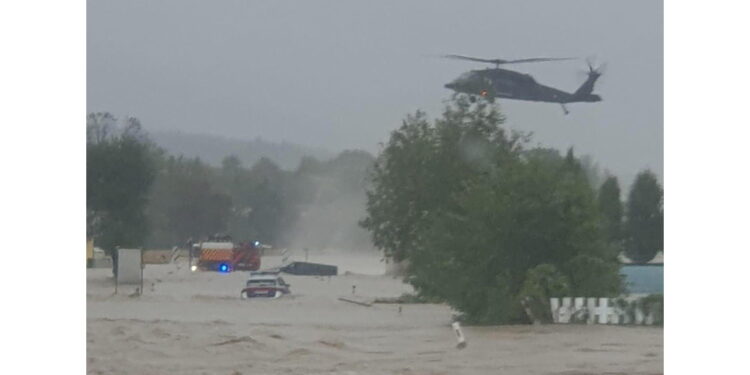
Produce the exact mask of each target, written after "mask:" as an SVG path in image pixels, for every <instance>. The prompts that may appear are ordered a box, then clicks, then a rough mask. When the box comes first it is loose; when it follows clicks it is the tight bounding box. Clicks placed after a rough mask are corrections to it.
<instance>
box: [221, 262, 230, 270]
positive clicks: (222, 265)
mask: <svg viewBox="0 0 750 375" xmlns="http://www.w3.org/2000/svg"><path fill="white" fill-rule="evenodd" d="M219 272H229V266H228V265H227V264H226V263H222V264H220V265H219Z"/></svg>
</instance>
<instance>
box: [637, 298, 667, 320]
mask: <svg viewBox="0 0 750 375" xmlns="http://www.w3.org/2000/svg"><path fill="white" fill-rule="evenodd" d="M639 304H640V307H641V310H642V311H643V314H644V315H646V316H648V315H652V316H653V319H654V324H656V325H663V324H664V295H663V294H650V295H648V296H646V297H644V298H641V299H640V300H639Z"/></svg>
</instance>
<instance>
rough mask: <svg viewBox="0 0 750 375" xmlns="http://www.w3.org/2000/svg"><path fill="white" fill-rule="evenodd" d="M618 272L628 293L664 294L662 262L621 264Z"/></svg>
mask: <svg viewBox="0 0 750 375" xmlns="http://www.w3.org/2000/svg"><path fill="white" fill-rule="evenodd" d="M620 274H621V275H623V276H624V277H625V289H626V290H627V293H629V294H664V264H623V265H622V267H621V268H620Z"/></svg>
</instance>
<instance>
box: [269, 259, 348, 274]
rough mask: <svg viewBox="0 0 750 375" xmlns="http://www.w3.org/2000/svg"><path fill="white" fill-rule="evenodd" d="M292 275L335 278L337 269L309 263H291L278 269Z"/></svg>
mask: <svg viewBox="0 0 750 375" xmlns="http://www.w3.org/2000/svg"><path fill="white" fill-rule="evenodd" d="M280 270H281V271H282V272H286V273H289V274H292V275H306V276H336V275H337V274H338V270H339V268H338V267H337V266H332V265H328V264H320V263H309V262H292V263H289V264H287V265H286V266H284V267H281V269H280Z"/></svg>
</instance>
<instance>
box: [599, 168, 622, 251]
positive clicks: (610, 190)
mask: <svg viewBox="0 0 750 375" xmlns="http://www.w3.org/2000/svg"><path fill="white" fill-rule="evenodd" d="M598 199H599V211H600V212H601V214H602V218H603V219H604V222H603V224H604V231H605V233H606V236H607V241H609V243H612V244H617V245H618V246H619V244H620V243H621V242H622V240H623V233H622V232H623V229H622V215H623V207H622V201H621V200H620V185H619V184H618V183H617V177H614V176H609V177H607V179H606V180H605V181H604V183H603V184H602V186H601V187H600V188H599V195H598Z"/></svg>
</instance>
